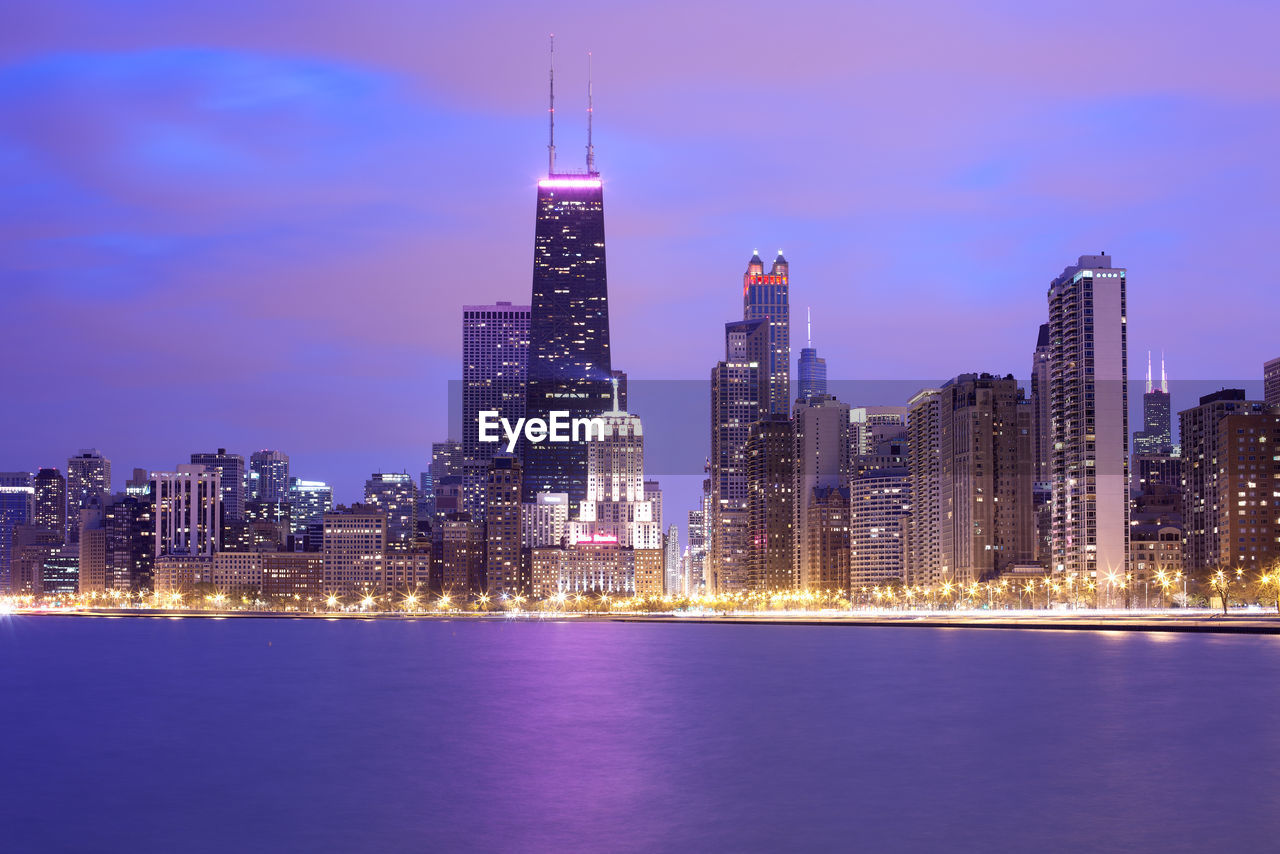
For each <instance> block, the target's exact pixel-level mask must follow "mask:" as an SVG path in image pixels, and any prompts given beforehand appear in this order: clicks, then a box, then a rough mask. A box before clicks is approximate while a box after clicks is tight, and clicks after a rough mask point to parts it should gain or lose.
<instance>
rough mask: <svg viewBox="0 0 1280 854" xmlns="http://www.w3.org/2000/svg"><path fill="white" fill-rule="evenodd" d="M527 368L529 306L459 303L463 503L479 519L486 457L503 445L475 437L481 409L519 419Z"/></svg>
mask: <svg viewBox="0 0 1280 854" xmlns="http://www.w3.org/2000/svg"><path fill="white" fill-rule="evenodd" d="M528 372H529V306H527V305H512V304H511V303H509V302H497V303H494V304H493V305H464V306H463V307H462V452H463V459H464V460H465V461H466V462H467V463H470V464H471V465H467V466H464V471H463V477H464V480H465V483H464V486H463V506H464V509H466V510H467V511H468V512H469V513H471V514H472V516H473V517H474V518H483V517H484V500H483V499H484V493H485V488H486V487H485V483H486V481H487V479H488V465H489V460H490V459H492V458H493V456H494V454H495V453H496V452H497V451H498V450H499V449H500V448H501V447H502V446H501V444H500V443H498V442H481V441H480V420H479V419H480V413H481V412H485V411H493V412H497V413H498V414H499V417H501V418H505V419H507V420H508V421H509V422H510V423H512V424H515V423H516V421H517V420H518V419H520V418H523V417H524V414H525V402H526V401H525V396H526V395H527V393H528V389H527V388H526V385H527V380H528Z"/></svg>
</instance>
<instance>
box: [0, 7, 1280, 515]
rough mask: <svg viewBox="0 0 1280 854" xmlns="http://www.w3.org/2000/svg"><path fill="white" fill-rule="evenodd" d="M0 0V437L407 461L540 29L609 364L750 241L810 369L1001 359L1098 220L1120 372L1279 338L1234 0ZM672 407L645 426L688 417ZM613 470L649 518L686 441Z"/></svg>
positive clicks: (683, 320)
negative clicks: (604, 289)
mask: <svg viewBox="0 0 1280 854" xmlns="http://www.w3.org/2000/svg"><path fill="white" fill-rule="evenodd" d="M3 5H5V6H10V7H11V8H10V9H9V14H5V15H4V19H5V22H6V24H5V28H4V30H5V32H4V33H3V35H0V182H2V185H3V187H4V192H3V193H0V289H2V291H3V303H0V305H2V310H0V340H3V341H4V342H5V357H4V361H5V364H6V366H7V369H6V370H5V372H4V373H5V382H6V389H5V394H4V397H3V399H4V401H5V405H4V406H3V407H0V436H2V437H3V439H2V440H0V470H23V469H26V470H34V469H35V468H36V467H39V466H48V465H52V466H57V467H59V468H65V464H66V458H67V456H69V455H70V454H72V453H74V452H76V451H77V449H80V448H88V447H96V448H99V449H101V450H102V451H103V453H104V454H105V455H106V456H108V457H109V458H110V459H111V460H112V461H113V465H114V469H115V473H114V480H115V485H116V487H117V488H121V487H122V485H123V482H124V480H125V479H126V477H127V476H128V473H129V471H130V470H131V468H132V467H134V466H138V467H142V468H148V469H152V470H156V469H167V468H171V467H172V466H174V465H176V464H178V463H180V462H185V461H186V460H187V457H188V455H189V454H190V453H191V452H192V451H207V450H211V449H214V448H217V447H226V448H228V449H231V450H233V451H238V452H240V453H243V454H244V455H245V456H246V458H247V456H248V455H249V453H251V452H252V451H253V450H256V449H259V448H277V449H281V450H284V451H286V452H287V453H289V454H290V456H291V458H292V461H293V473H294V474H296V475H299V476H302V477H305V478H309V479H320V480H326V481H329V482H330V483H332V484H333V485H334V486H335V491H336V497H337V499H338V500H339V501H343V502H349V501H353V500H358V499H359V498H360V496H361V492H362V487H363V482H364V480H365V478H366V477H368V475H369V473H371V472H374V471H401V470H407V471H410V472H414V473H417V472H419V471H421V470H423V469H424V468H425V466H426V463H427V460H428V457H429V451H430V443H431V442H432V441H438V440H441V439H444V438H446V436H447V434H448V432H449V413H448V383H449V381H450V380H457V379H459V378H460V376H461V305H462V304H463V303H482V302H487V301H492V300H499V299H505V300H511V301H513V302H516V303H527V302H528V299H529V291H530V284H531V274H532V255H533V253H532V242H533V214H534V194H535V184H536V181H537V179H538V178H539V177H540V176H541V175H542V174H543V173H544V172H545V169H546V142H547V140H546V133H547V128H546V117H547V116H546V96H547V92H546V88H547V36H548V34H549V33H552V32H554V33H555V34H556V65H557V69H556V75H557V113H556V115H557V122H556V124H557V140H556V141H557V154H558V161H559V162H560V163H561V164H563V165H570V166H577V165H581V160H582V158H583V157H584V154H585V149H584V146H585V95H586V77H587V74H586V72H587V52H588V51H591V52H592V54H593V65H594V91H595V147H596V159H597V165H598V167H599V168H600V170H601V172H602V173H603V177H604V180H605V205H606V230H607V235H608V236H607V243H608V275H609V290H610V303H611V305H610V310H611V333H612V351H613V360H614V366H615V367H618V368H622V369H624V370H626V371H627V372H628V374H629V375H630V376H631V377H632V378H633V379H643V380H688V381H694V380H698V381H705V378H706V377H707V376H708V373H709V370H710V368H711V366H712V365H713V364H714V363H715V361H716V360H717V359H719V358H721V357H722V354H723V323H724V322H725V321H728V320H733V319H737V318H739V317H741V311H742V307H741V281H742V280H741V276H742V273H743V271H744V269H745V267H746V263H747V260H748V258H749V257H750V255H751V253H752V251H753V250H754V249H759V250H760V252H761V254H762V255H763V256H764V257H765V258H769V257H771V256H772V255H773V254H774V253H775V252H776V251H777V250H778V249H783V250H785V252H786V256H787V258H788V260H789V261H790V263H791V277H792V278H791V293H792V305H793V331H794V335H793V346H794V348H795V352H796V353H797V354H798V350H799V347H801V346H803V338H802V336H803V332H802V330H803V323H802V318H803V314H804V310H805V307H808V306H811V307H812V310H813V315H814V325H813V339H814V344H815V346H817V347H818V349H819V352H820V353H821V355H823V356H824V357H825V358H826V359H827V364H828V373H829V375H830V376H831V378H832V379H844V380H909V381H914V380H917V379H918V380H919V381H920V384H921V385H924V384H932V383H936V382H938V381H940V380H942V379H945V378H947V377H950V376H953V375H955V374H958V373H962V372H970V371H990V372H992V373H999V374H1004V373H1014V374H1016V375H1018V376H1019V377H1025V376H1027V375H1028V374H1029V371H1030V364H1031V351H1032V349H1033V347H1034V344H1035V338H1036V329H1037V326H1038V324H1040V323H1041V322H1043V321H1044V319H1045V314H1046V303H1045V291H1046V288H1047V285H1048V283H1049V281H1050V280H1051V279H1052V278H1053V277H1054V276H1055V275H1057V274H1058V273H1059V272H1061V270H1062V268H1063V267H1064V266H1066V265H1068V264H1070V263H1073V262H1074V261H1075V259H1076V257H1077V256H1078V255H1080V254H1085V253H1095V252H1099V251H1102V250H1105V251H1107V252H1109V253H1111V254H1112V256H1113V258H1114V262H1115V263H1116V264H1117V265H1119V266H1124V267H1127V269H1128V271H1129V272H1128V310H1129V325H1128V328H1129V352H1130V364H1131V373H1130V377H1131V379H1140V378H1141V377H1140V372H1141V370H1143V369H1144V368H1145V355H1146V351H1147V350H1148V349H1150V350H1154V351H1156V353H1157V354H1158V353H1159V352H1161V351H1163V353H1164V354H1165V358H1166V360H1167V363H1168V366H1169V372H1170V375H1171V376H1172V377H1173V378H1174V379H1175V381H1179V382H1181V381H1192V380H1195V381H1199V386H1196V387H1195V388H1194V389H1193V390H1190V391H1188V392H1187V393H1185V394H1180V392H1179V386H1178V385H1177V384H1175V386H1174V401H1173V404H1174V408H1175V409H1178V408H1184V407H1185V406H1188V405H1191V404H1193V403H1194V399H1193V397H1194V394H1196V393H1203V390H1204V388H1216V387H1217V386H1219V385H1223V384H1234V385H1239V384H1241V383H1245V382H1249V383H1256V381H1257V380H1258V378H1259V377H1260V374H1261V363H1262V362H1263V361H1264V360H1266V359H1268V358H1272V357H1275V356H1277V355H1280V342H1277V340H1276V335H1275V332H1274V320H1275V318H1276V317H1277V316H1278V310H1280V295H1278V294H1277V287H1276V285H1277V263H1276V261H1275V257H1276V256H1275V255H1274V253H1273V252H1272V247H1273V245H1274V243H1275V240H1276V235H1277V226H1278V225H1280V201H1277V200H1278V199H1280V166H1278V165H1277V157H1276V152H1277V151H1280V110H1278V108H1280V59H1277V56H1278V55H1277V53H1276V51H1275V46H1274V34H1275V33H1276V32H1280V6H1277V5H1276V4H1274V3H1266V2H1235V3H1233V2H1225V3H1215V4H1211V5H1210V4H1203V3H1193V2H1137V3H1126V2H1106V3H1101V2H1071V3H1066V2H1040V3H1034V4H1029V3H1025V2H996V3H985V4H969V5H962V4H956V3H948V2H935V3H906V2H870V3H847V2H840V3H834V2H833V3H811V2H801V1H800V0H798V1H797V2H791V3H787V4H777V3H751V2H714V3H699V2H690V0H682V2H669V0H656V2H649V3H644V4H602V3H599V2H593V3H538V2H516V3H482V2H475V3H465V4H462V3H449V4H446V3H431V2H362V3H332V2H319V0H295V2H264V0H254V2H241V0H220V2H217V3H213V2H194V0H193V2H184V3H170V2H158V0H122V2H113V3H102V2H83V3H78V2H60V1H59V0H47V2H42V3H39V4H21V5H20V6H19V4H18V3H17V2H15V0H3ZM1157 358H1158V357H1157ZM1188 388H1189V389H1191V386H1188ZM850 402H851V403H854V404H855V405H856V404H886V403H902V402H905V401H900V400H859V401H850ZM633 403H637V404H638V401H633ZM632 409H633V410H635V411H637V414H639V415H640V416H641V417H642V418H644V417H645V416H646V413H645V412H644V411H641V410H639V409H638V408H637V406H633V407H632ZM699 414H700V416H701V413H699ZM688 421H689V423H687V424H678V425H674V426H671V427H670V429H672V430H676V429H678V430H679V431H680V435H678V436H671V435H666V436H663V437H661V438H655V439H653V440H652V441H654V442H664V443H667V444H675V445H687V446H688V447H689V448H695V449H705V447H706V445H707V436H708V432H709V427H708V424H707V422H706V419H705V416H701V417H700V418H698V419H693V418H690V419H688ZM1132 426H1133V428H1134V429H1137V428H1138V426H1139V425H1136V424H1135V425H1132ZM703 453H704V451H703V450H693V451H690V454H691V455H692V456H693V457H694V458H695V459H696V458H697V457H698V456H700V455H702V454H703ZM651 474H653V475H654V476H657V477H659V478H661V479H663V481H664V488H665V489H666V491H667V495H668V498H667V505H666V512H667V517H668V519H679V520H680V521H683V514H684V512H685V511H686V510H687V509H690V508H691V507H692V506H693V504H694V501H695V500H696V498H695V493H696V489H697V486H696V484H697V482H698V481H699V480H700V474H699V473H698V472H691V471H687V470H681V471H678V472H651Z"/></svg>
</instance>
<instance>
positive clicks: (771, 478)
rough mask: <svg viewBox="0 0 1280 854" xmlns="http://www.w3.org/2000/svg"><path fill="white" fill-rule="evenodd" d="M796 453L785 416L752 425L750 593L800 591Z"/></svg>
mask: <svg viewBox="0 0 1280 854" xmlns="http://www.w3.org/2000/svg"><path fill="white" fill-rule="evenodd" d="M795 448H796V440H795V431H794V429H793V427H792V422H791V419H789V418H787V417H786V416H785V415H766V416H765V417H764V418H763V419H762V420H760V421H757V422H756V423H754V424H752V425H751V429H750V435H749V436H748V438H747V446H746V472H747V536H748V549H747V556H746V559H747V587H748V589H750V590H755V591H760V592H763V591H768V590H793V589H795V588H796V587H797V586H798V578H797V575H796V565H795V557H796V554H795V553H796V507H795V492H796V458H795V454H796V451H795Z"/></svg>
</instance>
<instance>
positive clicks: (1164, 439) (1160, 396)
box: [1133, 352, 1173, 456]
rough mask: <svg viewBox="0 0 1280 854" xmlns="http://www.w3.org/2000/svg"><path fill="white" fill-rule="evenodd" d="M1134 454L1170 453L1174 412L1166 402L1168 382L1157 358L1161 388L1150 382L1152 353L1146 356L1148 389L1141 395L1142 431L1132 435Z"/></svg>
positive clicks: (1162, 363)
mask: <svg viewBox="0 0 1280 854" xmlns="http://www.w3.org/2000/svg"><path fill="white" fill-rule="evenodd" d="M1133 452H1134V454H1142V455H1151V454H1157V455H1164V456H1167V455H1169V454H1172V453H1173V412H1172V408H1171V406H1170V401H1169V380H1168V377H1167V376H1166V375H1165V372H1164V357H1163V356H1162V357H1161V358H1160V387H1159V388H1156V387H1155V384H1154V382H1152V379H1151V353H1149V352H1148V353H1147V388H1146V391H1145V393H1144V394H1143V395H1142V429H1141V430H1139V431H1137V432H1136V433H1134V434H1133Z"/></svg>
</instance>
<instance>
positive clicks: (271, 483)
mask: <svg viewBox="0 0 1280 854" xmlns="http://www.w3.org/2000/svg"><path fill="white" fill-rule="evenodd" d="M249 471H250V474H251V475H253V476H254V477H252V478H250V482H251V483H253V484H254V487H253V492H252V494H251V495H250V496H248V497H249V498H256V499H258V500H259V501H269V502H273V503H274V502H280V501H288V500H289V455H288V454H286V453H284V452H282V451H269V450H262V451H254V452H253V453H252V454H250V455H249Z"/></svg>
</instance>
